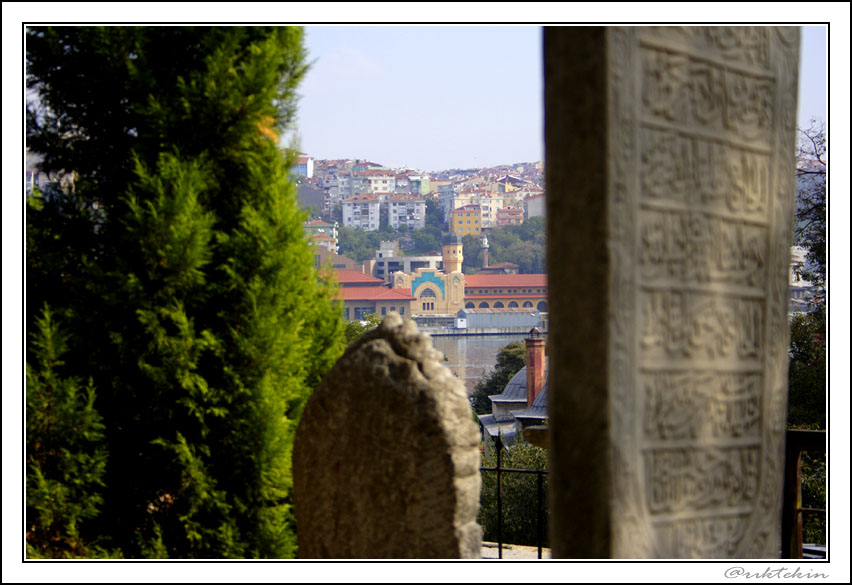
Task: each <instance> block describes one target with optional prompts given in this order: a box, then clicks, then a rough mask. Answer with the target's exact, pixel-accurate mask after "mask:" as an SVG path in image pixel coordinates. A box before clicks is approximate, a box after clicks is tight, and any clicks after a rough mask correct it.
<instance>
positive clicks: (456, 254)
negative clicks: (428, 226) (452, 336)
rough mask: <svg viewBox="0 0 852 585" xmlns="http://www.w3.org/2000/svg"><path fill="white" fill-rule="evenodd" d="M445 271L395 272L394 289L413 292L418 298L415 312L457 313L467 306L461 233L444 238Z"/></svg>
mask: <svg viewBox="0 0 852 585" xmlns="http://www.w3.org/2000/svg"><path fill="white" fill-rule="evenodd" d="M442 253H443V263H444V270H437V269H435V268H418V269H417V270H416V271H415V272H414V273H413V274H406V273H405V272H395V273H394V275H393V288H394V289H401V290H402V291H406V293H407V291H411V292H410V295H411V296H412V297H413V298H414V301H413V302H412V304H411V305H412V306H411V312H412V314H413V315H416V316H419V315H442V316H455V314H456V313H458V311H459V310H460V309H462V308H464V287H465V280H464V278H465V277H464V274H462V272H461V267H462V261H463V260H464V256H463V254H462V241H461V236H459V235H457V234H451V235H449V236H446V237H445V238H444V243H443V246H442Z"/></svg>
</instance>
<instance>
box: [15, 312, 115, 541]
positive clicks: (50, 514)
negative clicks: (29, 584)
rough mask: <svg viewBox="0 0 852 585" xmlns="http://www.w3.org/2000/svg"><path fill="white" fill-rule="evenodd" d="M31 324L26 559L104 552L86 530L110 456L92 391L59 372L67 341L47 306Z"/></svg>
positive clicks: (96, 508) (93, 515)
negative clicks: (32, 328) (34, 326)
mask: <svg viewBox="0 0 852 585" xmlns="http://www.w3.org/2000/svg"><path fill="white" fill-rule="evenodd" d="M36 327H37V329H36V330H35V331H34V332H33V334H32V336H31V339H32V341H31V345H30V351H29V353H28V356H27V360H28V361H27V425H26V429H27V441H26V444H27V474H26V495H27V496H26V497H27V516H26V522H27V527H26V534H27V556H28V557H30V558H39V557H58V558H62V557H93V556H105V555H106V551H105V550H104V549H102V548H100V547H99V546H97V544H96V543H95V542H91V541H88V542H87V540H86V538H85V537H84V535H83V525H84V524H85V523H86V522H87V521H88V520H91V519H92V518H95V517H96V516H97V515H98V511H99V507H100V504H101V503H102V497H101V489H102V487H103V476H104V469H105V466H106V459H107V454H106V451H105V449H104V445H103V438H104V437H103V423H102V421H101V417H100V415H99V414H98V412H97V411H96V410H95V407H94V401H95V389H94V387H93V385H92V381H91V380H89V382H88V384H87V385H86V386H83V385H82V384H81V382H80V380H78V379H75V378H68V377H63V376H62V375H60V370H61V369H62V366H63V364H64V362H63V361H62V356H63V354H64V353H65V350H66V348H67V338H66V336H65V335H63V333H62V332H61V331H60V330H59V327H58V325H57V323H56V321H55V320H54V319H53V317H52V315H51V313H50V311H49V310H48V309H47V308H46V307H45V308H44V310H43V313H42V315H41V317H39V318H38V319H37V320H36Z"/></svg>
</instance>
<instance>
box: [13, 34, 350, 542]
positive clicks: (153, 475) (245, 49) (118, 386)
mask: <svg viewBox="0 0 852 585" xmlns="http://www.w3.org/2000/svg"><path fill="white" fill-rule="evenodd" d="M304 58H305V56H304V51H303V49H302V31H301V30H300V29H296V28H287V27H250V28H245V27H222V28H215V27H214V28H207V27H196V28H183V27H151V28H144V27H107V28H91V27H67V28H45V29H41V28H30V29H28V30H27V71H28V86H29V87H30V88H31V89H32V90H34V91H36V92H37V93H38V95H39V102H38V103H37V104H33V107H32V108H30V110H29V112H28V128H27V138H28V146H29V148H30V149H31V150H32V151H34V152H36V153H38V154H39V155H40V156H41V157H42V160H43V165H42V166H43V169H44V170H45V171H48V172H51V171H55V172H64V173H68V174H70V173H73V177H74V182H73V188H68V189H66V190H65V191H63V192H56V193H52V194H49V195H44V194H41V195H39V194H36V197H35V198H33V199H32V200H31V201H30V202H29V205H28V211H27V254H26V262H27V283H28V285H29V286H28V287H27V307H28V313H27V315H26V319H27V326H28V330H29V331H35V330H37V323H38V321H37V315H35V314H33V312H32V311H34V310H36V309H37V308H40V307H42V306H44V304H45V303H47V304H49V305H50V306H51V307H52V308H53V310H54V311H55V313H56V314H57V315H58V316H59V317H60V318H61V322H62V324H63V326H64V327H66V329H67V340H68V351H67V353H66V354H65V357H64V366H63V373H62V375H63V377H64V378H66V379H68V380H77V379H81V380H82V379H85V380H91V382H90V383H89V385H88V386H87V388H93V389H94V392H96V394H95V395H96V399H95V400H94V403H92V402H91V400H89V402H87V403H86V404H87V405H88V406H93V407H94V408H95V409H96V410H97V413H98V415H99V416H100V417H101V420H102V421H103V426H104V428H103V445H105V447H106V450H107V452H108V462H107V464H106V467H105V469H104V473H103V475H102V476H101V477H102V481H103V490H102V497H103V502H102V504H100V506H99V507H100V514H98V515H97V516H95V517H91V514H90V513H89V512H87V513H86V514H87V516H86V518H88V520H89V521H88V522H87V523H86V530H87V531H88V532H87V533H82V532H81V537H82V538H83V539H84V540H85V539H88V540H89V541H90V542H91V541H95V540H97V539H98V538H108V539H109V546H111V547H115V549H116V550H118V551H120V552H121V553H122V554H123V555H124V556H127V557H141V556H156V557H166V556H168V557H172V558H193V557H194V558H218V557H231V558H233V557H272V558H279V557H291V556H293V555H294V554H295V550H296V540H295V531H294V523H293V517H292V494H291V491H292V471H291V451H292V441H293V434H294V430H295V422H296V421H297V419H298V416H299V413H300V412H301V409H302V407H303V405H304V402H305V400H306V399H307V397H308V396H309V394H310V391H311V388H313V387H314V386H315V385H316V384H317V383H318V382H319V380H320V378H321V376H322V375H323V374H324V372H326V371H327V370H328V369H329V368H330V367H331V365H332V364H333V362H334V360H335V359H336V358H337V357H338V355H339V354H340V352H341V351H342V343H341V341H342V339H341V337H342V329H343V323H342V319H341V315H340V310H339V307H336V306H335V305H334V304H333V303H332V301H331V298H332V297H331V291H330V290H328V289H327V288H326V286H325V285H322V284H320V283H319V279H318V278H317V275H316V273H315V272H314V270H313V268H312V258H311V252H310V250H309V248H308V244H307V242H306V241H305V238H304V237H303V235H302V228H301V223H302V221H303V220H304V215H303V214H302V213H301V212H300V211H299V210H298V207H297V203H296V191H295V187H294V186H293V185H292V184H291V183H290V181H289V180H288V170H287V169H288V165H289V164H291V163H292V160H288V159H287V158H286V157H285V156H284V155H283V154H282V152H281V150H280V149H279V148H278V146H277V135H278V132H279V131H281V130H283V129H284V128H286V127H287V125H288V124H289V122H291V120H292V117H293V113H294V107H295V93H294V92H295V88H296V86H297V84H298V82H299V81H300V79H301V78H302V76H303V74H304V72H305V65H304ZM33 355H36V354H33ZM36 357H37V356H36ZM33 367H34V368H35V367H36V366H33ZM39 367H40V368H41V369H44V368H45V367H46V366H43V365H42V366H39ZM38 388H39V387H38V386H37V384H36V383H35V382H34V379H33V381H31V380H30V379H28V387H27V394H28V396H27V398H28V405H29V401H30V394H31V393H32V394H33V396H34V397H35V396H37V393H38V392H39V389H38ZM87 392H91V391H87ZM87 396H91V394H90V393H89V394H87ZM87 400H88V399H87ZM88 406H87V408H88ZM80 408H82V406H81V407H80ZM84 410H85V409H84ZM86 412H88V410H86ZM30 416H32V417H33V420H42V419H44V420H46V419H47V418H48V417H49V416H54V415H52V414H51V413H50V412H49V411H48V405H47V404H45V403H44V401H41V402H40V403H39V402H36V403H33V406H32V407H31V409H30V410H28V420H29V417H30ZM60 416H61V417H63V418H64V417H65V416H66V415H64V414H61V415H60ZM68 416H70V414H69V415H68ZM92 417H94V414H92ZM69 420H70V419H69ZM93 420H94V418H93ZM63 424H66V423H63ZM74 432H83V431H82V430H81V429H80V428H78V427H74V430H72V431H71V434H72V435H73V433H74ZM88 437H89V438H90V439H91V440H94V439H95V438H96V435H95V434H93V433H91V432H90V433H89V435H88ZM66 440H70V438H66ZM35 454H36V451H35V446H34V445H32V446H31V445H30V444H29V438H28V457H29V458H32V457H34V456H35ZM45 477H49V476H48V475H45ZM68 481H70V482H71V483H75V482H78V483H79V482H83V483H82V484H80V485H89V484H91V483H92V482H91V481H90V480H89V478H88V477H86V476H78V477H77V478H76V479H74V478H68ZM30 483H31V482H30V478H28V486H27V489H28V495H29V493H30V492H29V490H30ZM33 486H35V484H33ZM87 489H88V488H87ZM91 502H92V504H98V501H97V499H92V500H91ZM32 503H33V505H36V503H37V501H36V500H33V502H32ZM29 504H30V501H29V499H28V506H29ZM91 512H92V513H94V510H92V511H91ZM28 516H29V512H28ZM31 520H33V519H31V518H29V517H28V521H31ZM37 544H38V543H37V542H36V540H33V541H32V545H33V547H35V546H37ZM44 554H47V555H52V554H54V553H51V552H45V553H44ZM72 554H79V555H81V556H88V553H86V551H84V550H76V551H73V552H72Z"/></svg>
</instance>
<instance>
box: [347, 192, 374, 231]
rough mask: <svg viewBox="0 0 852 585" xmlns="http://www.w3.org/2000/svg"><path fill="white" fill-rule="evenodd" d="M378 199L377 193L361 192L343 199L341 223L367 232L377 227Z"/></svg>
mask: <svg viewBox="0 0 852 585" xmlns="http://www.w3.org/2000/svg"><path fill="white" fill-rule="evenodd" d="M380 205H381V203H380V201H379V197H378V196H377V195H373V194H371V193H361V194H360V195H356V196H355V197H350V198H349V199H345V200H344V201H343V204H342V210H343V225H344V226H346V227H351V228H358V229H362V230H366V231H368V232H372V231H376V230H377V229H379V217H380V215H379V211H380Z"/></svg>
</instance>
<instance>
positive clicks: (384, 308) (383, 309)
mask: <svg viewBox="0 0 852 585" xmlns="http://www.w3.org/2000/svg"><path fill="white" fill-rule="evenodd" d="M387 314H388V309H387V307H382V315H387Z"/></svg>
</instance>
